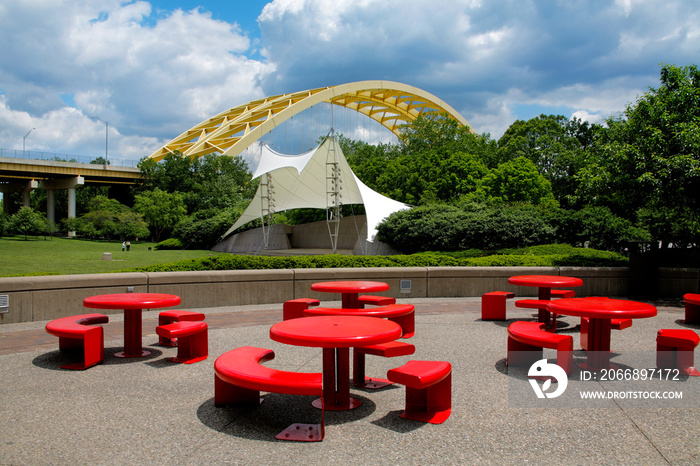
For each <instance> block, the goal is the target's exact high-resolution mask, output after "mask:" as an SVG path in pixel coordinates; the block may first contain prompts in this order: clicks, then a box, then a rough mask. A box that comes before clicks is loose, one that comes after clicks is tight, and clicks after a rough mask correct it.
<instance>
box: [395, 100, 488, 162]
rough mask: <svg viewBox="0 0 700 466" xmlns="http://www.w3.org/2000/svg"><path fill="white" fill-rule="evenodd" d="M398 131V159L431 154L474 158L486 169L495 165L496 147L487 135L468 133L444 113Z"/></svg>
mask: <svg viewBox="0 0 700 466" xmlns="http://www.w3.org/2000/svg"><path fill="white" fill-rule="evenodd" d="M401 130H402V131H401V136H400V137H399V139H400V141H401V143H402V144H403V147H402V149H401V152H402V155H415V154H419V153H423V152H426V151H431V150H433V151H436V152H437V153H438V154H440V155H446V154H452V153H456V152H462V153H465V154H473V155H476V156H477V157H478V158H479V159H480V160H481V161H482V162H483V163H484V164H485V165H486V166H487V167H489V168H493V167H495V166H496V165H498V163H499V160H498V152H497V147H496V143H495V141H493V140H492V139H491V137H490V136H489V135H488V134H482V135H477V134H475V133H472V132H471V129H470V128H469V127H467V126H461V125H460V123H459V122H458V121H457V120H454V119H453V118H451V117H450V116H449V115H448V114H446V113H442V114H428V115H421V116H419V117H418V118H416V119H415V120H413V121H412V122H411V123H410V124H407V125H404V126H403V127H402V128H401Z"/></svg>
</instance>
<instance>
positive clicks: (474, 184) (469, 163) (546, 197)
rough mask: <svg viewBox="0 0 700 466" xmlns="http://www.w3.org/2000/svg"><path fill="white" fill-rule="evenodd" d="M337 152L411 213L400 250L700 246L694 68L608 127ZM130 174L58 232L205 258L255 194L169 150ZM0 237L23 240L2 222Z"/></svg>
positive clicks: (444, 123)
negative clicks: (186, 249)
mask: <svg viewBox="0 0 700 466" xmlns="http://www.w3.org/2000/svg"><path fill="white" fill-rule="evenodd" d="M340 143H341V147H342V149H343V152H344V154H345V156H346V158H347V160H348V163H349V164H350V166H351V167H352V169H353V171H354V172H355V173H356V175H357V176H358V178H360V179H361V180H362V181H363V182H364V183H365V184H367V185H368V186H369V187H371V188H372V189H374V190H375V191H377V192H380V193H382V194H384V195H386V196H388V197H391V198H392V199H396V200H398V201H402V202H405V203H408V204H411V205H413V206H417V208H415V209H411V210H410V211H404V212H399V213H397V214H394V215H393V216H392V217H390V218H389V219H388V220H386V221H385V222H384V223H383V224H382V225H381V226H380V229H379V239H380V240H382V241H385V242H388V243H389V244H391V245H393V246H395V247H397V248H398V249H399V250H401V251H403V252H417V251H423V250H430V249H435V250H440V249H441V250H460V249H470V248H485V249H488V248H499V247H520V246H528V245H531V244H542V243H544V242H561V243H567V244H574V245H584V244H585V245H590V246H592V247H597V248H600V249H607V250H618V251H619V250H622V249H624V248H625V247H626V245H627V244H629V242H634V241H660V242H661V243H662V244H663V245H673V246H676V247H685V246H697V245H698V243H700V205H699V203H700V71H699V70H698V68H697V66H696V65H689V66H682V67H679V66H675V65H663V66H662V67H661V72H660V85H659V87H657V88H650V89H649V90H648V91H647V92H646V93H644V94H643V95H641V96H640V97H639V98H638V99H637V100H636V101H635V102H633V103H630V104H628V105H627V107H626V109H625V110H624V112H622V114H620V115H618V116H611V117H609V118H607V119H606V120H605V121H604V123H603V124H590V123H588V122H585V121H581V120H579V119H576V118H574V119H568V118H566V117H564V116H561V115H540V116H538V117H535V118H532V119H529V120H518V121H516V122H514V123H513V124H512V125H511V126H510V127H509V128H508V130H507V131H506V132H505V133H504V134H503V136H501V137H500V138H499V139H497V140H496V139H493V138H491V136H490V135H489V134H475V133H472V132H470V131H469V129H468V128H465V127H462V126H460V125H459V124H458V123H457V122H456V121H455V120H452V119H450V118H449V117H448V116H447V115H426V116H422V117H419V118H418V119H416V120H415V121H413V122H412V123H411V124H408V125H406V126H405V127H404V128H403V131H402V135H401V136H400V138H399V143H398V144H379V145H370V144H367V143H364V142H361V141H354V140H350V139H348V138H345V137H342V136H341V137H340ZM139 167H140V169H141V171H142V175H143V176H142V178H141V180H140V181H139V182H138V183H137V185H136V186H134V187H133V188H132V189H131V190H130V191H129V192H128V193H127V194H124V193H122V195H121V198H120V199H119V201H115V200H110V199H109V198H108V197H107V192H106V191H97V190H98V189H100V188H90V189H93V190H96V191H93V192H92V193H87V192H85V191H84V192H83V194H82V196H83V197H80V196H79V198H78V202H79V206H78V210H79V216H78V218H76V219H72V220H69V221H65V222H64V223H63V225H61V228H63V229H73V230H74V231H77V232H79V234H82V235H85V236H90V237H110V238H117V237H119V238H124V237H130V236H139V237H142V238H145V237H150V238H152V239H154V240H156V241H160V240H162V239H167V238H175V239H177V240H179V243H178V242H176V244H178V246H187V245H190V247H211V246H212V245H213V243H214V242H215V241H216V240H217V239H218V238H219V237H220V236H221V234H222V233H224V232H225V231H226V229H228V228H229V227H230V225H232V224H233V223H234V221H235V220H236V219H237V218H238V216H240V214H241V213H242V212H243V210H244V209H245V207H246V206H247V204H248V203H249V202H250V199H252V196H253V194H254V193H255V190H256V188H257V181H256V180H251V174H250V172H249V171H248V167H247V166H246V164H245V162H243V161H242V160H241V159H240V158H229V157H219V156H215V155H207V156H204V157H202V158H200V159H195V160H191V159H189V158H188V157H182V156H181V155H180V154H177V153H175V154H170V155H168V156H167V157H165V159H164V160H163V161H161V162H159V163H156V162H154V161H153V160H151V159H144V160H142V161H141V162H140V164H139ZM84 189H86V188H82V189H81V190H79V191H78V192H79V193H80V192H81V191H83V190H84ZM103 189H106V188H103ZM37 191H39V192H37ZM40 191H41V190H36V191H35V192H34V193H32V207H33V208H34V210H37V211H39V210H41V206H42V202H44V203H45V196H44V198H42V195H41V193H40ZM109 194H110V197H113V196H112V193H111V191H110V193H109ZM86 197H87V198H86ZM60 202H61V201H60V199H59V200H58V201H57V203H60ZM353 212H354V213H357V212H358V209H354V210H353ZM16 215H17V214H16ZM23 215H24V216H25V217H26V213H25V214H23ZM322 218H325V216H324V214H323V213H322V212H321V213H319V212H312V211H308V210H300V211H293V212H287V213H281V214H280V215H279V216H278V221H280V222H285V223H301V222H305V221H309V220H317V219H322ZM13 225H14V226H13ZM119 225H131V226H130V227H129V228H125V227H119ZM0 228H4V229H5V231H6V232H10V231H14V232H19V231H20V230H19V229H18V227H17V221H15V222H14V223H13V222H11V221H10V219H8V218H7V216H5V217H3V220H2V221H1V222H0ZM120 228H121V229H120ZM1 233H2V229H0V234H1Z"/></svg>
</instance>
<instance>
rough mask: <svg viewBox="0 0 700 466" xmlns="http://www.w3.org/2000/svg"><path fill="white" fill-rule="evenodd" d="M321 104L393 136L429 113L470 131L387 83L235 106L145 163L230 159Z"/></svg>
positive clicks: (432, 101) (433, 101)
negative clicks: (179, 157) (178, 157)
mask: <svg viewBox="0 0 700 466" xmlns="http://www.w3.org/2000/svg"><path fill="white" fill-rule="evenodd" d="M321 102H328V103H331V104H334V105H339V106H342V107H346V108H349V109H352V110H355V111H357V112H359V113H361V114H363V115H365V116H367V117H369V118H371V119H373V120H375V121H377V122H379V123H380V124H381V125H382V126H384V127H385V128H387V129H389V131H391V132H392V133H394V134H396V135H397V136H398V135H399V132H400V128H401V126H402V125H404V124H406V123H409V122H411V121H413V120H415V119H416V118H418V117H419V116H421V115H428V114H434V113H447V114H448V115H449V116H450V117H452V118H454V119H455V120H457V121H458V122H459V123H460V124H461V125H463V126H467V127H469V128H470V129H471V126H470V125H469V123H467V121H466V120H465V119H464V118H463V117H462V116H461V115H460V114H459V113H458V112H457V111H456V110H455V109H453V108H452V107H450V106H449V105H448V104H447V103H445V102H443V101H442V100H440V99H438V98H437V97H435V96H434V95H432V94H430V93H428V92H425V91H423V90H421V89H418V88H416V87H413V86H408V85H406V84H401V83H397V82H391V81H358V82H354V83H348V84H341V85H339V86H331V87H321V88H317V89H311V90H307V91H300V92H295V93H292V94H282V95H277V96H273V97H266V98H264V99H259V100H254V101H252V102H248V103H246V104H243V105H239V106H238V107H234V108H231V109H229V110H226V111H224V112H222V113H220V114H218V115H216V116H213V117H211V118H209V119H207V120H205V121H203V122H202V123H200V124H198V125H196V126H195V127H193V128H192V129H189V130H187V131H185V132H184V133H182V134H181V135H179V136H178V137H176V138H175V139H173V140H172V141H170V142H169V143H167V144H166V145H164V146H163V147H161V148H160V149H158V150H157V151H155V152H154V153H153V154H151V155H150V158H153V159H155V160H156V161H159V160H161V159H163V158H164V157H165V156H166V155H167V154H169V153H171V152H175V151H179V152H180V153H182V154H183V155H185V156H189V157H190V158H197V157H201V156H203V155H205V154H210V153H213V152H218V153H220V154H222V155H228V156H231V157H235V156H236V155H239V154H240V153H241V152H243V151H244V150H245V149H246V148H247V147H248V146H250V145H251V144H252V143H254V142H255V141H257V140H258V139H260V138H261V137H263V136H264V135H265V134H267V133H269V132H270V131H272V130H273V129H274V128H275V127H276V126H278V125H280V124H282V123H283V122H285V121H286V120H288V119H290V118H292V117H293V116H294V115H297V114H298V113H300V112H302V111H304V110H306V109H307V108H310V107H311V106H313V105H316V104H318V103H321Z"/></svg>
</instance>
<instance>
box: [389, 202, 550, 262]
mask: <svg viewBox="0 0 700 466" xmlns="http://www.w3.org/2000/svg"><path fill="white" fill-rule="evenodd" d="M554 233H555V230H554V228H552V227H551V226H550V225H549V224H548V223H547V222H545V220H544V219H543V218H542V217H541V215H540V214H539V210H538V209H536V208H534V207H532V206H511V207H503V206H500V207H494V206H486V205H476V206H473V207H470V208H468V209H464V208H459V207H455V206H450V205H430V206H422V207H416V208H413V209H411V210H404V211H400V212H396V213H394V214H392V215H391V216H390V217H389V218H388V219H387V220H385V221H384V222H383V223H381V224H380V225H379V228H378V235H377V237H378V239H379V240H380V241H383V242H385V243H387V244H389V245H390V246H391V247H393V248H395V249H397V250H399V251H402V252H405V253H409V254H413V253H417V252H424V251H463V250H469V249H487V250H494V249H500V248H514V247H523V246H529V245H534V244H544V243H548V242H551V240H552V239H553V238H554Z"/></svg>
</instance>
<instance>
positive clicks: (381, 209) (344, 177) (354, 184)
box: [224, 137, 410, 242]
mask: <svg viewBox="0 0 700 466" xmlns="http://www.w3.org/2000/svg"><path fill="white" fill-rule="evenodd" d="M261 151H262V153H261V155H260V162H259V164H258V168H257V169H256V170H255V173H254V174H253V178H257V177H259V176H262V175H265V174H267V173H269V174H270V176H271V181H270V183H269V186H270V197H271V199H272V201H273V203H274V211H275V212H282V211H285V210H290V209H298V208H317V209H326V208H327V205H326V159H327V157H328V156H329V155H328V154H329V151H330V152H331V154H332V151H335V156H336V160H337V162H338V166H339V168H340V186H341V191H340V196H341V199H340V202H341V204H343V205H345V204H364V206H365V211H366V212H367V241H369V242H372V241H374V237H375V236H376V235H377V225H379V223H380V222H381V221H382V220H384V219H385V218H386V217H388V216H389V215H391V214H392V213H394V212H398V211H399V210H404V209H409V208H410V206H409V205H407V204H404V203H402V202H398V201H394V200H393V199H389V198H388V197H386V196H383V195H381V194H379V193H377V192H375V191H373V190H372V189H370V188H369V187H367V186H366V185H365V184H364V183H362V181H360V180H359V179H358V178H357V176H355V174H354V173H353V172H352V169H351V168H350V166H349V165H348V162H347V160H345V156H344V155H343V151H342V150H341V149H340V145H339V144H338V142H337V140H336V139H335V138H334V137H328V138H326V140H325V141H324V142H323V143H322V144H321V145H320V146H318V147H317V148H316V149H314V150H312V151H310V152H307V153H305V154H301V155H297V156H287V155H283V154H280V153H278V152H275V151H273V150H272V149H270V148H269V147H268V146H267V145H262V148H261ZM331 156H332V155H331ZM262 206H263V199H262V184H261V185H260V186H258V190H257V192H256V193H255V197H254V198H253V200H252V201H251V203H250V205H249V206H248V208H247V209H246V210H245V212H243V214H242V215H241V217H240V218H239V219H238V220H237V221H236V223H234V224H233V226H232V227H231V228H229V230H228V231H227V232H226V233H225V234H224V236H228V235H229V234H230V233H231V232H233V231H234V230H236V229H237V228H240V227H241V226H243V225H245V224H246V223H248V222H250V221H251V220H254V219H256V218H260V217H262Z"/></svg>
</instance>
